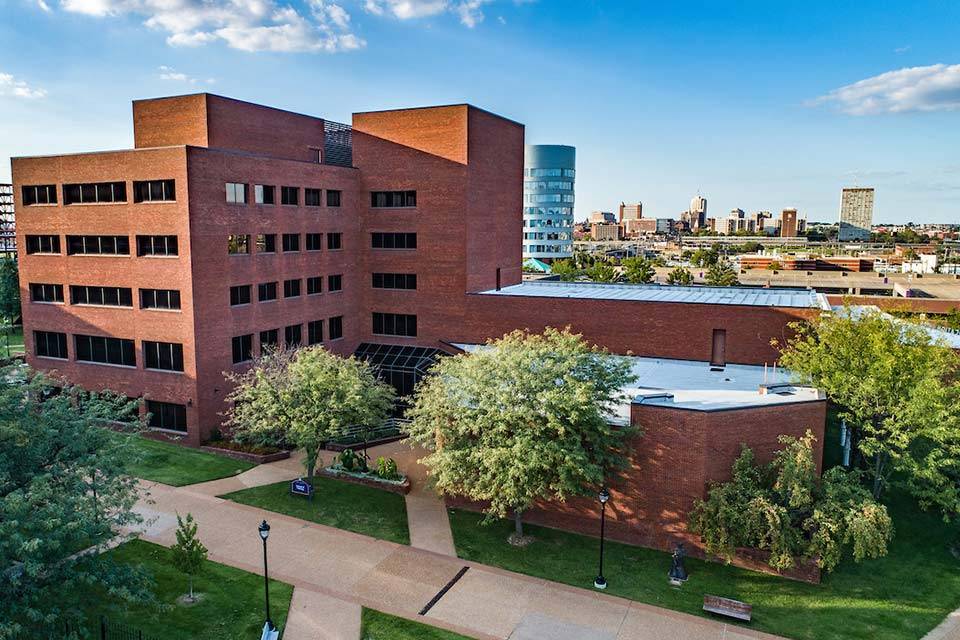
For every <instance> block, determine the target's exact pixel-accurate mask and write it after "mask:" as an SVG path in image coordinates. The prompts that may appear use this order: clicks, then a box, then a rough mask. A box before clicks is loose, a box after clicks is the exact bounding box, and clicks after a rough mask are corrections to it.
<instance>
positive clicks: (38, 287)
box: [30, 282, 63, 302]
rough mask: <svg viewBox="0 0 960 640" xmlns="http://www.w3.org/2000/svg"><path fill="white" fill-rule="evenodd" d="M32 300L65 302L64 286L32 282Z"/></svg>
mask: <svg viewBox="0 0 960 640" xmlns="http://www.w3.org/2000/svg"><path fill="white" fill-rule="evenodd" d="M30 300H31V301H33V302H63V285H62V284H42V283H38V282H31V283H30Z"/></svg>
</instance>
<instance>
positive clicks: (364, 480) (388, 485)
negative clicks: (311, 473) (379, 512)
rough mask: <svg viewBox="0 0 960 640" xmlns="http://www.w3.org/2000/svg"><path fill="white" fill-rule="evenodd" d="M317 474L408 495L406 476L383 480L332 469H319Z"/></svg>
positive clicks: (363, 474) (373, 476) (408, 480)
mask: <svg viewBox="0 0 960 640" xmlns="http://www.w3.org/2000/svg"><path fill="white" fill-rule="evenodd" d="M319 474H320V475H322V476H326V477H328V478H336V479H337V480H343V481H344V482H349V483H351V484H359V485H363V486H365V487H373V488H374V489H381V490H383V491H389V492H390V493H396V494H399V495H402V496H405V495H407V494H408V493H410V479H409V478H407V477H406V476H402V479H401V480H384V479H383V478H380V477H379V476H376V475H374V474H372V473H356V472H354V471H346V470H344V469H336V468H333V467H326V468H324V469H320V472H319Z"/></svg>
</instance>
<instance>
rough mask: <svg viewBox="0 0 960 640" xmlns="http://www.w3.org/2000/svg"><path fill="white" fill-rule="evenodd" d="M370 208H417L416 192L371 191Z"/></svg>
mask: <svg viewBox="0 0 960 640" xmlns="http://www.w3.org/2000/svg"><path fill="white" fill-rule="evenodd" d="M370 206H371V207H375V208H384V207H415V206H417V192H416V191H372V192H371V193H370Z"/></svg>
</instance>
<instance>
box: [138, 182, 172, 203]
mask: <svg viewBox="0 0 960 640" xmlns="http://www.w3.org/2000/svg"><path fill="white" fill-rule="evenodd" d="M176 199H177V190H176V183H175V181H173V180H144V181H140V182H134V183H133V201H134V202H173V201H174V200H176Z"/></svg>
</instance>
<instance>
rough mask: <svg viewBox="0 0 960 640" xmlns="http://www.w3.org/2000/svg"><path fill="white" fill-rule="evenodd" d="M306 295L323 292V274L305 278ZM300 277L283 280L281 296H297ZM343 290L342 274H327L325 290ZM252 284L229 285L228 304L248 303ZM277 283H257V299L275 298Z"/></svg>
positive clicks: (299, 287)
mask: <svg viewBox="0 0 960 640" xmlns="http://www.w3.org/2000/svg"><path fill="white" fill-rule="evenodd" d="M306 280H307V295H308V296H312V295H316V294H319V293H323V276H310V277H308V278H307V279H306ZM301 284H302V280H300V278H294V279H292V280H284V281H283V297H284V298H297V297H299V296H300V295H301V290H302V288H301ZM342 290H343V276H342V275H341V274H335V275H329V276H327V291H329V292H330V293H335V292H337V291H342ZM252 291H253V285H249V284H239V285H235V286H233V287H230V306H231V307H236V306H240V305H244V304H250V300H251V294H252ZM277 291H278V287H277V283H276V282H261V283H260V284H258V285H257V301H258V302H269V301H270V300H276V299H277Z"/></svg>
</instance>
